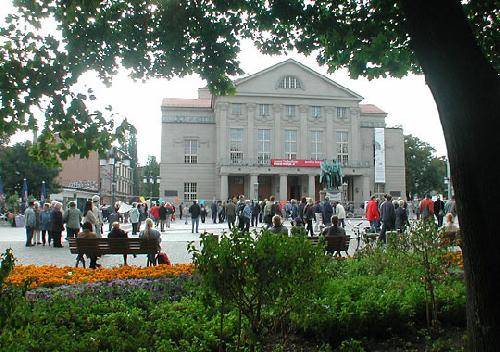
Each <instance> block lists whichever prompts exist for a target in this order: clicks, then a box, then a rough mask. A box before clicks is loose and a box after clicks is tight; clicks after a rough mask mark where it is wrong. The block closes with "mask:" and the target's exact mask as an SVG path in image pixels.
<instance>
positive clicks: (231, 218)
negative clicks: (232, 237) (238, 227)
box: [227, 216, 236, 230]
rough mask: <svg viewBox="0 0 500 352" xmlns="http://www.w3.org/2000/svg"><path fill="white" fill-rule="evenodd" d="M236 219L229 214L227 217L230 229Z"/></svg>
mask: <svg viewBox="0 0 500 352" xmlns="http://www.w3.org/2000/svg"><path fill="white" fill-rule="evenodd" d="M235 220H236V219H235V218H234V217H231V216H228V217H227V226H229V230H231V229H232V228H233V227H234V221H235Z"/></svg>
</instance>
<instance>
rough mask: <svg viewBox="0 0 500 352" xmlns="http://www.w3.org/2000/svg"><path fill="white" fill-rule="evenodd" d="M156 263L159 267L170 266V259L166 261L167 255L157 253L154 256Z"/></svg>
mask: <svg viewBox="0 0 500 352" xmlns="http://www.w3.org/2000/svg"><path fill="white" fill-rule="evenodd" d="M156 261H157V262H158V264H160V265H162V264H163V265H171V263H170V259H168V256H167V254H166V253H163V252H160V253H158V255H157V256H156Z"/></svg>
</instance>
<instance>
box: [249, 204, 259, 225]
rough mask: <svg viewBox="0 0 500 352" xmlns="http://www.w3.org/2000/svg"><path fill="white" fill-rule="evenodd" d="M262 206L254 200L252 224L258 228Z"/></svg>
mask: <svg viewBox="0 0 500 352" xmlns="http://www.w3.org/2000/svg"><path fill="white" fill-rule="evenodd" d="M259 214H260V204H259V202H254V201H253V200H252V222H251V225H252V227H253V226H257V225H258V224H259Z"/></svg>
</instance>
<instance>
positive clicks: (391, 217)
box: [379, 194, 396, 243]
mask: <svg viewBox="0 0 500 352" xmlns="http://www.w3.org/2000/svg"><path fill="white" fill-rule="evenodd" d="M380 219H381V220H382V228H381V230H380V238H379V239H380V241H382V242H384V243H386V242H387V239H386V232H387V231H393V230H394V227H395V221H396V213H395V211H394V205H393V204H392V197H391V195H389V194H387V195H386V196H385V201H384V202H383V203H382V205H381V206H380Z"/></svg>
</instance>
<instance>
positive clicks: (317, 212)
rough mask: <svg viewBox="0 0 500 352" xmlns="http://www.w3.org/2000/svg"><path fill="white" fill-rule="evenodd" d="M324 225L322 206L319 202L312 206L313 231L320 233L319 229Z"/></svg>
mask: <svg viewBox="0 0 500 352" xmlns="http://www.w3.org/2000/svg"><path fill="white" fill-rule="evenodd" d="M323 225H324V223H323V206H322V205H321V203H320V201H319V200H318V201H316V204H314V231H315V232H318V231H321V230H320V229H321V227H322V226H323Z"/></svg>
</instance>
